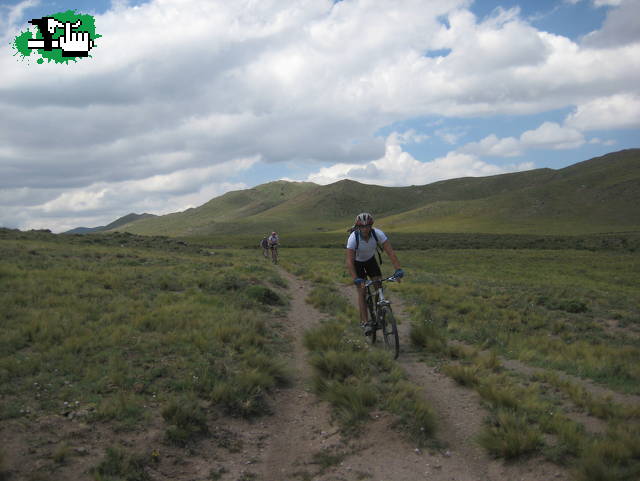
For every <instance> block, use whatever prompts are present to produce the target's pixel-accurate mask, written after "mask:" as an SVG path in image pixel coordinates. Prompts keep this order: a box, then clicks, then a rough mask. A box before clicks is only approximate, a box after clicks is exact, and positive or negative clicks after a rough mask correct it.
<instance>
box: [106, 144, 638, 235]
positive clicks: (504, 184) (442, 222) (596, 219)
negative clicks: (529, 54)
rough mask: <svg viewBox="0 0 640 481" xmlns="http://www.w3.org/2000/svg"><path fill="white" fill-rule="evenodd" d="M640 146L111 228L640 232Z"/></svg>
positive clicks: (289, 189)
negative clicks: (559, 163) (559, 162)
mask: <svg viewBox="0 0 640 481" xmlns="http://www.w3.org/2000/svg"><path fill="white" fill-rule="evenodd" d="M638 204H640V149H628V150H622V151H619V152H612V153H609V154H606V155H603V156H600V157H594V158H592V159H588V160H585V161H582V162H578V163H576V164H572V165H570V166H567V167H564V168H562V169H549V168H542V169H533V170H528V171H523V172H512V173H507V174H499V175H493V176H487V177H462V178H457V179H449V180H443V181H438V182H434V183H431V184H426V185H412V186H405V187H384V186H377V185H370V184H363V183H360V182H357V181H353V180H348V179H346V180H341V181H338V182H335V183H332V184H328V185H317V184H313V183H309V182H288V181H282V180H281V181H274V182H269V183H266V184H262V185H259V186H256V187H253V188H251V189H244V190H239V191H233V192H227V193H226V194H224V195H222V196H219V197H216V198H213V199H211V200H209V201H208V202H206V203H204V204H203V205H201V206H199V207H196V208H192V209H189V210H187V211H184V212H178V213H172V214H167V215H165V216H156V217H154V218H144V219H135V220H134V221H133V222H130V223H128V224H125V225H120V226H117V227H115V228H112V229H110V230H111V231H117V230H124V231H127V232H131V233H134V234H143V235H168V236H174V237H189V236H210V235H234V234H252V235H254V234H255V235H262V234H264V233H265V232H270V231H272V230H277V231H283V230H284V231H286V232H289V233H310V232H344V229H345V228H346V227H348V226H349V225H350V224H351V223H352V222H353V218H354V216H355V215H356V214H357V213H358V212H361V211H368V212H372V213H373V214H374V215H375V217H376V225H380V226H382V227H383V228H385V229H387V230H390V231H398V232H451V233H492V234H500V233H536V234H574V233H575V234H587V233H599V232H616V231H629V230H632V231H634V230H640V209H637V208H635V206H636V205H638Z"/></svg>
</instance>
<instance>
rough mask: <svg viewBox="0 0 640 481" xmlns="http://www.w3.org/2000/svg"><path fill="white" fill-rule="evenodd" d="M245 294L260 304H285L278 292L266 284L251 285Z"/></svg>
mask: <svg viewBox="0 0 640 481" xmlns="http://www.w3.org/2000/svg"><path fill="white" fill-rule="evenodd" d="M245 294H246V295H247V297H248V298H249V299H252V300H254V301H256V302H258V303H259V304H265V305H268V306H282V305H284V304H285V303H284V301H283V300H282V298H281V297H280V296H279V295H278V294H277V293H275V292H274V291H272V290H271V289H269V288H268V287H265V286H249V287H247V288H246V289H245Z"/></svg>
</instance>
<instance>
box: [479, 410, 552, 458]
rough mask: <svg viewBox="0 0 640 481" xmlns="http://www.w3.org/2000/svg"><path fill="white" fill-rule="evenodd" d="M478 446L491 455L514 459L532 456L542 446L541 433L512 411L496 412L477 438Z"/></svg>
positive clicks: (520, 415) (524, 418)
mask: <svg viewBox="0 0 640 481" xmlns="http://www.w3.org/2000/svg"><path fill="white" fill-rule="evenodd" d="M479 442H480V444H481V445H482V446H483V447H484V448H485V449H486V450H487V451H488V452H489V453H491V454H492V455H494V456H496V457H500V458H504V459H515V458H519V457H522V456H525V455H530V454H533V453H535V452H537V451H539V450H540V448H541V447H542V445H543V440H542V433H541V432H540V431H539V430H538V429H537V427H536V426H535V425H534V426H532V425H531V424H530V422H529V421H528V420H527V418H526V417H525V416H524V415H522V414H520V413H518V412H516V411H513V410H508V409H501V410H498V411H497V412H496V413H495V414H494V415H492V416H491V417H490V419H489V420H488V426H487V427H486V428H485V429H484V430H483V432H482V433H481V434H480V436H479Z"/></svg>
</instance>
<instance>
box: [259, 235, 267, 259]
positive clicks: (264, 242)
mask: <svg viewBox="0 0 640 481" xmlns="http://www.w3.org/2000/svg"><path fill="white" fill-rule="evenodd" d="M260 247H262V254H263V255H264V256H265V257H266V258H267V259H268V258H269V240H268V238H267V236H264V237H263V238H262V240H261V241H260Z"/></svg>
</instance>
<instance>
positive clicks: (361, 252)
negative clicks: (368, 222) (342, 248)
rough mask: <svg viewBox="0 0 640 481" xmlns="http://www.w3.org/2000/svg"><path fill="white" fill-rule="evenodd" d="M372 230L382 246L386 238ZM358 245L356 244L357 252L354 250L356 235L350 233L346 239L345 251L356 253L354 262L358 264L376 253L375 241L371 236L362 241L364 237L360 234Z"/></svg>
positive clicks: (380, 232)
mask: <svg viewBox="0 0 640 481" xmlns="http://www.w3.org/2000/svg"><path fill="white" fill-rule="evenodd" d="M373 230H375V231H376V236H378V242H379V243H380V245H382V244H384V243H385V242H386V241H387V236H386V235H385V234H384V232H382V231H381V230H380V229H376V228H375V227H374V228H373ZM359 237H360V243H359V244H358V250H356V233H355V231H354V232H352V233H351V235H350V236H349V239H347V249H353V250H354V251H356V260H357V261H358V262H365V261H368V260H369V259H371V258H372V257H373V256H374V255H375V253H376V240H375V239H374V237H373V234H371V235H369V240H368V241H366V240H364V236H363V235H362V232H361V233H360V236H359Z"/></svg>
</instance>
